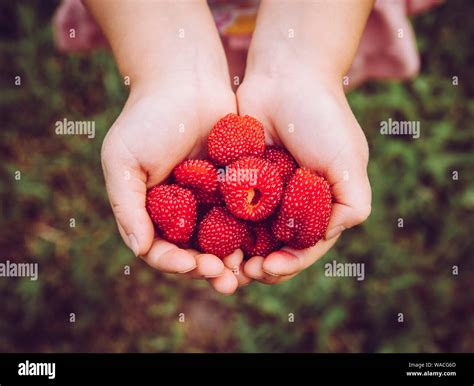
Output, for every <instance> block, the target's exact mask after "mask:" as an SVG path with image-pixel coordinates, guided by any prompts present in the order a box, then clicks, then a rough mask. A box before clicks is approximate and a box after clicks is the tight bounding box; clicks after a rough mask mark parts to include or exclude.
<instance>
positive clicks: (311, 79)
mask: <svg viewBox="0 0 474 386" xmlns="http://www.w3.org/2000/svg"><path fill="white" fill-rule="evenodd" d="M294 68H296V67H294ZM333 78H334V77H333ZM328 79H331V77H330V76H325V74H324V72H323V71H312V70H307V71H305V70H304V69H303V68H298V69H297V70H296V71H294V72H285V74H278V75H275V74H268V73H265V72H258V71H253V72H252V71H251V72H250V73H249V72H247V74H246V77H245V79H244V82H243V83H242V85H241V86H240V87H239V89H238V90H237V100H238V105H239V114H240V115H245V114H248V115H251V116H254V117H256V118H257V119H259V120H260V121H261V122H263V124H264V126H265V129H266V131H267V132H266V137H267V141H268V142H270V143H275V144H278V145H281V146H283V147H285V148H287V149H288V151H289V152H290V153H291V154H292V155H293V156H294V157H295V159H296V161H297V162H298V164H299V165H300V166H306V167H308V168H310V169H312V170H314V171H317V172H319V173H322V174H323V175H324V176H325V177H326V179H328V181H329V184H330V185H331V189H332V194H333V199H334V204H333V209H332V215H331V219H330V222H329V226H328V230H327V232H326V236H325V239H324V240H320V241H319V242H318V243H317V244H316V245H315V246H314V247H312V248H308V249H304V250H295V249H293V248H290V247H283V248H282V249H281V250H280V251H277V252H273V253H271V254H270V255H269V256H267V257H266V258H263V257H261V256H254V257H252V258H250V259H249V260H248V261H247V262H246V263H245V265H244V273H245V274H246V275H247V276H248V277H251V278H253V279H255V280H258V281H260V282H262V283H266V284H277V283H282V282H284V281H287V280H289V279H290V278H292V277H293V276H295V275H297V274H298V273H299V272H301V271H302V270H304V269H306V268H308V267H309V266H310V265H312V264H313V263H314V262H315V261H316V260H318V259H319V258H320V257H322V256H323V255H324V254H325V253H326V252H327V251H328V250H329V249H330V248H331V247H332V246H333V245H334V243H335V242H336V240H337V239H338V237H339V235H340V234H341V232H342V231H343V230H344V229H347V228H350V227H353V226H355V225H358V224H360V223H361V222H363V221H364V220H365V219H366V218H367V217H368V215H369V214H370V210H371V189H370V185H369V179H368V176H367V162H368V146H367V141H366V139H365V136H364V134H363V132H362V130H361V128H360V126H359V124H358V123H357V120H356V118H355V117H354V115H353V113H352V111H351V109H350V107H349V105H348V103H347V100H346V97H345V95H344V92H343V90H342V80H341V82H337V81H330V80H328Z"/></svg>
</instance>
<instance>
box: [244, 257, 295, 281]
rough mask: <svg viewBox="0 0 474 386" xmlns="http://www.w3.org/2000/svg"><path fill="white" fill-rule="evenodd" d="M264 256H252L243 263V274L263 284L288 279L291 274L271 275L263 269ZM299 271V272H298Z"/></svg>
mask: <svg viewBox="0 0 474 386" xmlns="http://www.w3.org/2000/svg"><path fill="white" fill-rule="evenodd" d="M265 259H266V258H263V257H262V256H254V257H252V258H251V259H250V260H248V261H247V262H246V264H245V268H244V270H245V274H246V275H248V276H249V277H251V278H253V279H255V280H257V281H259V282H260V283H263V284H280V283H283V282H285V281H288V280H290V279H291V278H292V277H293V276H296V274H297V273H296V274H293V275H282V276H280V275H273V274H269V273H267V272H264V271H263V264H264V261H265ZM298 273H299V272H298Z"/></svg>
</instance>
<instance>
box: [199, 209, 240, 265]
mask: <svg viewBox="0 0 474 386" xmlns="http://www.w3.org/2000/svg"><path fill="white" fill-rule="evenodd" d="M246 235H247V227H246V224H245V223H244V222H243V221H240V220H237V219H236V218H234V217H232V215H231V214H230V213H229V212H228V211H227V210H226V209H225V208H223V207H218V206H216V207H214V208H212V209H211V211H210V212H209V213H207V214H206V215H205V216H204V218H203V219H202V221H201V223H200V224H199V230H198V243H199V247H200V248H201V250H202V251H204V252H206V253H212V254H213V255H216V256H218V257H220V258H221V259H222V258H224V257H225V256H227V255H230V254H231V253H232V252H234V251H235V250H236V249H238V248H240V245H241V244H242V242H243V240H244V238H245V237H246Z"/></svg>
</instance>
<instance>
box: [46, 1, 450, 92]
mask: <svg viewBox="0 0 474 386" xmlns="http://www.w3.org/2000/svg"><path fill="white" fill-rule="evenodd" d="M440 3H441V0H376V2H375V5H374V8H373V10H372V13H371V14H370V17H369V20H368V22H367V26H366V28H365V30H364V33H363V36H362V39H361V42H360V46H359V49H358V51H357V54H356V56H355V58H354V61H353V63H352V67H351V69H350V71H349V74H348V77H349V88H352V87H355V86H357V85H359V84H361V83H363V82H365V81H367V80H370V79H406V78H411V77H414V76H415V75H416V74H417V73H418V71H419V67H420V60H419V55H418V50H417V48H416V40H415V35H414V32H413V29H412V27H411V23H410V20H409V19H408V16H410V15H413V14H416V13H420V12H424V11H426V10H428V9H430V8H431V7H433V6H435V5H438V4H440ZM209 4H210V6H211V10H212V12H213V15H214V18H215V20H216V25H217V27H218V29H219V33H220V34H221V36H222V40H223V43H224V48H225V49H226V54H227V56H228V61H229V67H230V73H231V77H234V76H239V78H240V79H242V77H243V74H244V71H245V58H246V52H247V50H248V46H249V44H250V40H251V33H252V29H251V28H253V25H252V17H253V18H254V16H252V14H253V15H255V14H256V12H257V8H258V0H245V1H239V2H232V1H223V0H210V1H209ZM53 24H54V31H55V41H56V45H57V47H58V48H59V49H60V50H61V51H63V52H81V51H82V52H83V51H88V50H90V49H93V48H98V47H107V46H108V44H107V41H106V39H105V37H104V36H103V34H102V32H101V30H100V27H99V26H98V25H97V24H96V23H95V21H94V19H93V18H92V17H91V15H90V14H89V13H88V11H87V10H86V8H85V7H84V6H83V4H82V2H81V0H62V2H61V4H60V6H59V7H58V9H57V10H56V13H55V15H54V20H53ZM72 31H73V33H72Z"/></svg>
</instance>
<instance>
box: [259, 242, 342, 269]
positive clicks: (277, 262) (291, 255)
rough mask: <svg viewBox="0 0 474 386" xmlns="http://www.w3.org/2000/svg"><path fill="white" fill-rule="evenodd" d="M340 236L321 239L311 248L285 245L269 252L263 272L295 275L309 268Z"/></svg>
mask: <svg viewBox="0 0 474 386" xmlns="http://www.w3.org/2000/svg"><path fill="white" fill-rule="evenodd" d="M338 237H339V236H336V237H334V238H332V239H331V240H320V241H318V243H317V244H316V245H315V246H314V247H311V248H307V249H293V248H290V247H283V248H282V249H281V250H280V251H276V252H273V253H271V254H269V255H268V256H267V257H266V258H265V260H264V261H263V262H262V272H263V273H264V274H267V275H270V276H272V275H273V276H275V275H277V276H287V275H295V274H297V273H299V272H301V271H302V270H304V269H306V268H308V267H309V266H310V265H312V264H313V263H314V262H315V261H317V260H318V259H319V258H321V257H322V256H323V255H324V254H326V252H327V251H328V250H329V249H331V248H332V246H333V245H334V244H335V242H336V241H337V239H338Z"/></svg>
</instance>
